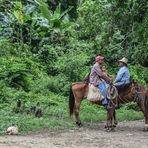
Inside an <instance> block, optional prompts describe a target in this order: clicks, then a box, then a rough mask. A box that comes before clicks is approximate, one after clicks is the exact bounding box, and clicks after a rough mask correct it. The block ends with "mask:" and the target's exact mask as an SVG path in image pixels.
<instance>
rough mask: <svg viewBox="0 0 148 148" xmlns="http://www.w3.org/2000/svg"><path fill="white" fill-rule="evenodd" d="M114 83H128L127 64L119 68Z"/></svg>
mask: <svg viewBox="0 0 148 148" xmlns="http://www.w3.org/2000/svg"><path fill="white" fill-rule="evenodd" d="M115 83H120V84H126V83H130V72H129V69H128V67H127V66H123V67H121V68H120V69H119V71H118V73H117V76H116V79H115Z"/></svg>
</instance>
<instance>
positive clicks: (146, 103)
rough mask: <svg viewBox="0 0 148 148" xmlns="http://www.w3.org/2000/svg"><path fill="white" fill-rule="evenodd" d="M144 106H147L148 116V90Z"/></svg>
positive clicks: (146, 114)
mask: <svg viewBox="0 0 148 148" xmlns="http://www.w3.org/2000/svg"><path fill="white" fill-rule="evenodd" d="M144 106H145V116H146V117H148V92H147V93H146V97H145V101H144Z"/></svg>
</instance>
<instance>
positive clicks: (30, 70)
mask: <svg viewBox="0 0 148 148" xmlns="http://www.w3.org/2000/svg"><path fill="white" fill-rule="evenodd" d="M96 55H103V56H105V59H106V61H105V64H106V65H107V68H108V71H109V72H110V73H111V74H112V75H114V76H115V75H116V72H117V70H118V66H117V61H118V60H119V59H121V58H122V57H123V56H126V57H127V58H128V59H129V69H130V72H131V74H132V78H133V79H135V80H136V81H137V82H138V83H139V84H141V85H143V86H147V83H148V70H147V67H148V2H147V0H124V1H123V0H26V1H23V0H13V1H9V0H0V90H1V91H0V112H1V114H0V118H1V119H0V120H1V127H0V133H2V132H3V131H4V130H5V128H6V127H7V126H8V125H12V124H17V125H18V126H19V127H20V129H21V130H22V131H25V130H32V129H33V128H34V127H35V126H34V125H36V127H37V128H40V127H50V126H49V124H47V122H50V124H51V126H53V125H54V126H55V125H58V126H59V127H60V126H63V125H65V126H68V125H70V124H71V122H67V123H65V122H64V118H68V115H67V114H68V113H67V112H68V106H67V104H68V91H69V87H70V85H71V83H72V82H76V81H82V80H83V79H84V78H85V76H86V75H87V74H88V73H89V71H90V67H91V65H93V62H94V58H95V56H96ZM18 101H20V102H21V105H20V107H19V106H18ZM33 106H36V108H41V109H42V112H43V117H45V118H42V120H43V121H44V122H43V121H38V120H40V119H36V118H35V117H34V115H32V113H31V111H30V109H31V108H32V107H33ZM84 106H85V107H84V108H86V109H84V110H85V113H86V112H89V111H90V112H94V114H97V112H98V107H94V106H92V107H90V106H89V105H88V104H87V103H85V104H84ZM82 110H83V109H82ZM22 114H23V117H22ZM86 116H87V120H88V117H90V118H89V120H92V116H88V114H86ZM86 116H85V117H86ZM97 116H98V115H97ZM97 116H96V117H94V118H95V120H97V119H96V118H97ZM85 117H83V118H85ZM57 118H58V119H59V122H58V121H57ZM26 119H27V120H26ZM67 120H69V119H67ZM52 121H53V122H52ZM43 123H45V124H43Z"/></svg>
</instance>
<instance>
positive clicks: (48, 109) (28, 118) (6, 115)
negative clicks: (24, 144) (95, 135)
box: [0, 97, 143, 134]
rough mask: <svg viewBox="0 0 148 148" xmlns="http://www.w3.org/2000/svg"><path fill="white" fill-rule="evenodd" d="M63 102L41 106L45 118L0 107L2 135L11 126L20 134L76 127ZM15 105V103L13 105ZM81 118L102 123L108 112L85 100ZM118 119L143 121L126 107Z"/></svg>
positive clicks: (118, 111) (118, 114)
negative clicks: (15, 127)
mask: <svg viewBox="0 0 148 148" xmlns="http://www.w3.org/2000/svg"><path fill="white" fill-rule="evenodd" d="M61 98H62V100H63V101H61V102H59V103H57V104H56V105H55V104H54V105H50V106H48V105H47V104H41V106H42V110H43V117H41V118H36V117H35V116H34V115H33V114H31V113H29V114H27V113H26V112H22V113H15V112H14V110H13V108H14V106H11V105H9V104H1V105H0V134H2V133H5V131H6V129H7V128H8V127H9V126H12V125H17V126H18V128H19V132H20V133H27V132H32V131H33V132H34V131H39V130H42V129H45V128H46V129H54V130H56V129H66V128H72V127H73V126H75V124H74V123H75V120H74V119H73V118H70V117H69V114H68V100H67V98H64V97H61ZM12 104H13V103H12ZM80 118H81V121H82V122H100V121H105V120H106V110H105V109H104V108H103V107H100V106H97V105H94V104H91V103H89V102H88V101H87V100H84V101H83V102H82V104H81V112H80ZM117 119H118V120H119V121H124V120H139V119H143V114H142V112H138V111H134V110H127V109H125V108H124V107H123V108H121V109H120V110H117Z"/></svg>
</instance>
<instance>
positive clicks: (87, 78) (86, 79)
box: [83, 73, 90, 83]
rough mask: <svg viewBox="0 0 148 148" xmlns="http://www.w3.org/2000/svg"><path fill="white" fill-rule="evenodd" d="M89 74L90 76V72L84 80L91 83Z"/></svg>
mask: <svg viewBox="0 0 148 148" xmlns="http://www.w3.org/2000/svg"><path fill="white" fill-rule="evenodd" d="M89 76H90V73H89V74H88V75H87V76H86V77H85V78H84V80H83V81H84V82H86V83H89Z"/></svg>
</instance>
